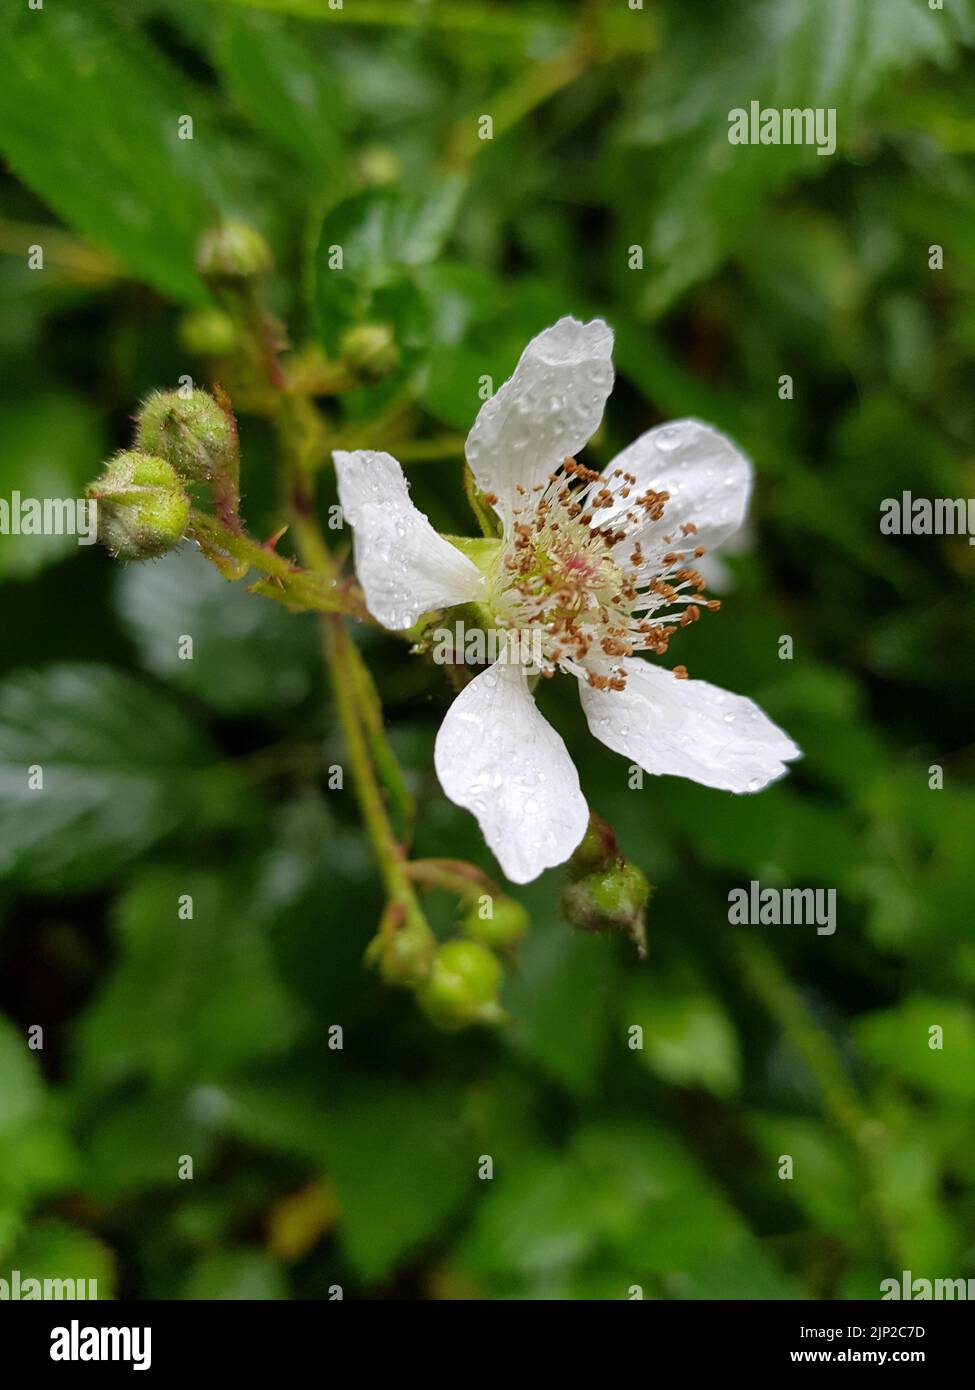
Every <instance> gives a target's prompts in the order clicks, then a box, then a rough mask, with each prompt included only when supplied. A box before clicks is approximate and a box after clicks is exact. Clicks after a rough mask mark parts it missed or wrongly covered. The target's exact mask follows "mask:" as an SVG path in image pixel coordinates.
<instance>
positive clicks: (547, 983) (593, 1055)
mask: <svg viewBox="0 0 975 1390" xmlns="http://www.w3.org/2000/svg"><path fill="white" fill-rule="evenodd" d="M551 891H552V889H551V886H550V887H549V888H548V892H549V893H551ZM521 896H522V898H523V901H524V903H525V906H526V907H527V908H528V910H529V912H530V913H531V916H532V929H531V931H530V932H529V934H528V936H527V937H526V938H525V941H524V943H523V944H522V947H521V950H520V952H519V963H518V971H517V973H516V974H513V975H512V978H511V980H510V982H509V983H508V985H507V986H506V989H505V994H504V1004H505V1008H506V1009H507V1011H508V1012H509V1013H510V1014H511V1016H512V1018H513V1019H515V1020H517V1022H516V1025H515V1026H514V1028H513V1029H512V1030H511V1034H510V1043H511V1046H512V1047H513V1048H515V1049H516V1050H517V1051H518V1052H520V1053H522V1054H523V1055H524V1056H526V1057H528V1058H530V1059H531V1061H533V1062H536V1063H537V1064H538V1065H539V1066H540V1067H542V1068H543V1070H544V1071H545V1072H546V1073H547V1074H548V1075H549V1076H550V1077H552V1078H553V1079H554V1080H556V1081H558V1082H559V1083H560V1084H561V1085H562V1086H565V1087H566V1088H567V1089H569V1090H570V1091H573V1092H576V1093H577V1094H580V1095H586V1094H588V1093H589V1092H590V1091H591V1090H592V1087H593V1085H594V1083H595V1080H596V1074H597V1071H598V1068H599V1064H600V1062H601V1061H602V1059H603V1057H604V1056H605V1052H606V1042H607V1036H608V1024H609V1008H610V1004H611V1000H612V991H613V984H614V981H615V978H616V970H615V963H614V951H613V943H612V942H610V941H609V940H607V939H606V938H605V937H593V936H585V935H583V934H582V933H577V932H573V931H572V929H571V927H569V926H568V925H567V923H565V922H563V921H561V920H560V919H559V918H557V917H554V916H553V914H552V909H551V902H550V899H549V900H548V901H546V896H545V895H543V894H542V893H535V892H532V891H530V890H529V892H528V893H527V894H524V895H521Z"/></svg>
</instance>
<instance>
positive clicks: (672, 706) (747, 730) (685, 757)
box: [579, 658, 802, 792]
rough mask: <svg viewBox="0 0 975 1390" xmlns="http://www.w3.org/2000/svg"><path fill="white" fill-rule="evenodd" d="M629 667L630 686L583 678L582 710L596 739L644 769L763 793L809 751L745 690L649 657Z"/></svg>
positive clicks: (626, 663)
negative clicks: (606, 686)
mask: <svg viewBox="0 0 975 1390" xmlns="http://www.w3.org/2000/svg"><path fill="white" fill-rule="evenodd" d="M623 665H624V667H625V668H626V678H627V679H626V689H625V690H594V689H593V687H592V686H590V685H588V684H587V683H585V682H583V681H580V683H579V690H580V696H581V699H582V708H583V710H584V711H585V715H586V719H587V720H588V721H589V728H590V730H591V731H592V733H593V734H595V736H596V738H598V739H600V740H601V741H602V742H603V743H605V744H606V746H607V747H608V748H612V750H613V752H614V753H621V754H622V755H623V757H624V758H629V760H630V761H631V762H634V763H638V764H639V766H640V767H642V768H643V769H644V771H646V772H652V773H658V774H660V773H667V774H670V776H672V777H689V778H690V779H691V780H692V781H693V782H701V783H702V784H703V785H704V786H705V787H718V788H719V789H720V790H722V791H729V792H757V791H761V789H762V788H763V787H765V786H767V785H768V784H769V782H774V781H775V780H776V779H777V778H779V777H781V776H782V774H783V773H784V772H785V771H786V768H785V764H786V763H787V762H789V761H791V759H793V758H799V757H801V756H802V754H801V753H800V751H799V749H798V748H797V747H796V745H795V744H794V743H793V742H792V739H791V738H789V736H788V734H785V733H783V732H782V730H781V729H780V728H778V726H777V725H775V724H773V723H772V721H771V719H769V717H768V716H767V715H766V714H763V713H762V711H761V710H760V709H759V707H758V705H756V704H755V703H754V701H753V700H749V699H746V698H745V696H744V695H732V694H731V692H730V691H727V690H722V689H721V688H720V687H719V686H716V685H711V684H709V682H708V681H694V680H678V678H677V677H676V676H675V675H674V673H673V672H672V671H667V670H665V669H664V668H663V667H662V666H651V665H650V664H649V662H646V661H639V660H634V659H633V658H630V659H628V660H626V661H624V662H623Z"/></svg>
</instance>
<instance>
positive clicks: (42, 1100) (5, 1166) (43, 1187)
mask: <svg viewBox="0 0 975 1390" xmlns="http://www.w3.org/2000/svg"><path fill="white" fill-rule="evenodd" d="M74 1177H75V1159H74V1154H73V1153H72V1151H71V1149H70V1146H69V1145H68V1142H67V1140H66V1138H65V1136H64V1134H63V1132H62V1129H61V1125H60V1122H59V1119H58V1117H57V1115H56V1113H55V1112H54V1110H53V1108H52V1106H51V1103H50V1099H49V1096H48V1093H47V1091H46V1089H45V1087H44V1083H43V1081H42V1080H41V1075H40V1070H39V1068H38V1065H37V1054H36V1053H34V1052H32V1051H31V1050H30V1048H29V1047H28V1045H27V1034H26V1030H25V1029H20V1028H15V1027H14V1025H13V1024H12V1023H10V1022H9V1021H8V1020H7V1019H6V1018H4V1017H3V1016H2V1015H0V1252H4V1251H7V1250H9V1249H10V1246H11V1245H12V1243H13V1241H14V1240H15V1238H16V1237H17V1235H18V1233H19V1231H20V1229H21V1225H22V1220H23V1217H24V1215H25V1213H26V1211H27V1209H28V1207H29V1205H30V1203H31V1202H32V1201H33V1200H34V1199H36V1198H37V1197H39V1196H43V1195H47V1194H48V1193H52V1192H56V1191H58V1190H59V1189H61V1188H64V1187H66V1186H67V1185H68V1184H69V1183H70V1182H71V1181H72V1180H73V1179H74Z"/></svg>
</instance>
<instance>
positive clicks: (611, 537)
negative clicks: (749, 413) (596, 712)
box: [487, 458, 720, 690]
mask: <svg viewBox="0 0 975 1390" xmlns="http://www.w3.org/2000/svg"><path fill="white" fill-rule="evenodd" d="M637 488H638V484H637V480H636V478H635V477H634V476H633V475H632V474H631V473H625V472H623V470H622V469H616V470H615V472H614V473H613V474H612V476H611V477H608V478H607V477H605V476H604V475H603V474H602V473H594V472H593V471H592V470H591V469H588V468H584V467H582V466H581V465H580V464H578V463H576V461H575V460H574V459H571V458H567V459H565V461H564V462H563V465H562V468H561V469H560V470H559V471H558V472H556V473H553V474H551V475H550V476H549V480H548V483H547V484H545V485H543V486H538V487H536V488H535V489H534V492H533V493H531V494H529V493H528V492H527V491H526V490H525V489H524V488H522V487H519V488H518V493H519V505H518V506H516V507H515V509H514V520H513V526H512V531H511V537H510V539H509V541H508V543H507V545H506V546H505V548H504V550H503V552H502V555H501V560H500V565H499V569H498V573H497V577H496V581H495V590H494V595H493V607H494V612H495V617H496V620H497V622H498V623H499V624H500V625H501V626H502V627H506V628H509V629H526V628H527V629H538V630H539V631H540V633H541V650H542V653H543V664H542V668H541V670H542V674H543V675H545V676H552V675H554V674H555V671H556V670H557V669H558V668H562V669H563V670H565V671H569V672H571V673H572V674H573V675H575V676H579V677H585V678H586V679H587V680H588V681H589V683H590V684H591V685H593V686H595V687H596V688H597V689H599V690H606V689H612V690H622V689H623V688H624V686H625V685H626V672H625V669H624V667H623V665H622V659H623V658H624V657H627V656H632V655H633V653H634V652H637V651H651V652H655V653H657V654H661V653H663V652H665V651H666V650H667V647H668V644H669V642H670V638H671V637H672V636H673V635H674V633H675V632H676V631H677V629H678V628H679V627H686V626H687V624H688V623H691V622H694V621H696V620H697V619H698V618H699V617H700V616H701V610H702V608H709V609H712V610H715V609H717V608H719V607H720V604H719V603H718V601H717V600H716V599H705V598H703V597H702V592H703V589H704V580H703V579H702V577H701V575H700V574H699V573H698V571H697V570H696V569H695V568H694V560H695V559H697V558H699V557H700V556H702V555H703V554H704V551H703V549H702V548H701V547H700V546H695V545H694V543H693V541H692V540H689V539H688V538H689V537H692V536H693V535H694V533H695V531H696V530H697V528H696V526H694V524H693V523H692V522H684V523H683V524H681V525H680V526H679V527H676V528H674V529H675V530H676V531H677V535H676V536H675V535H674V534H673V533H672V531H671V529H670V528H669V527H668V526H667V523H666V522H665V520H664V512H665V509H666V505H667V502H668V500H669V494H668V493H666V492H654V491H653V490H652V489H648V490H647V491H645V492H643V493H639V494H638V491H637ZM487 500H488V501H489V502H490V501H494V500H496V499H494V498H491V497H489V498H488V499H487ZM675 671H676V674H677V675H678V676H686V674H687V672H686V669H685V668H684V667H682V666H678V667H676V668H675Z"/></svg>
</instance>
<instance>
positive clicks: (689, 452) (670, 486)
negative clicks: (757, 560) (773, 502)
mask: <svg viewBox="0 0 975 1390" xmlns="http://www.w3.org/2000/svg"><path fill="white" fill-rule="evenodd" d="M617 469H622V471H623V472H624V473H632V474H633V475H634V477H635V478H636V480H637V482H636V486H635V487H634V488H633V489H632V490H631V493H630V497H629V499H628V501H626V502H624V501H622V500H620V501H619V502H618V504H617V505H616V506H615V507H614V508H613V509H612V510H610V509H608V508H607V509H606V511H604V512H600V513H599V514H598V515H599V521H600V524H601V525H606V523H607V522H608V521H612V520H613V519H614V517H615V516H617V515H619V514H621V513H623V512H624V511H625V510H626V508H627V506H628V505H629V506H632V504H633V501H634V499H635V498H636V497H639V496H642V495H643V494H644V493H645V492H646V491H647V490H648V489H649V488H652V489H653V491H654V492H667V493H669V494H670V496H669V498H668V500H667V503H666V505H665V506H664V513H663V517H662V518H661V520H660V521H657V522H648V523H647V524H646V525H639V524H637V525H636V526H634V527H633V529H632V530H631V531H630V534H629V537H628V539H627V541H626V542H625V543H624V546H623V548H624V549H625V550H626V551H627V552H629V551H632V549H633V543H634V541H637V540H639V541H640V543H641V546H642V548H643V551H644V554H645V555H647V556H648V557H649V556H650V555H651V553H652V551H653V550H654V548H655V542H657V543H658V544H657V545H656V548H657V549H659V550H668V549H674V548H675V547H677V542H678V541H679V540H680V539H681V530H680V527H681V524H682V523H683V522H693V524H694V525H695V526H696V527H697V531H696V533H695V534H694V535H693V537H688V545H692V546H703V548H704V549H705V550H709V551H710V550H713V549H714V547H715V546H716V545H720V543H721V542H722V541H723V540H724V539H725V537H726V536H730V535H731V534H732V532H733V531H737V530H738V527H739V526H740V525H741V523H742V522H743V521H744V519H745V513H746V512H747V510H748V499H749V496H750V494H751V488H752V465H751V463H750V462H749V460H748V459H747V458H746V457H745V455H744V454H743V453H742V452H741V451H740V450H739V449H738V448H737V447H736V446H735V445H734V444H733V443H732V442H731V440H730V439H728V438H727V436H726V435H723V434H721V432H720V431H719V430H716V429H713V428H712V427H711V426H710V425H705V424H702V423H701V421H700V420H675V421H674V422H673V423H672V424H669V425H658V426H657V428H656V429H652V430H647V432H646V434H641V435H640V437H639V439H635V440H634V441H633V443H632V444H631V445H630V446H629V448H627V449H624V450H623V452H622V453H621V454H617V456H616V458H614V459H613V461H612V463H611V464H610V465H609V466H608V467H607V468H606V469H604V476H605V477H606V478H608V479H610V480H612V478H613V474H614V473H615V472H616V470H617ZM618 485H619V479H616V482H615V486H616V487H618ZM614 490H615V489H614ZM664 536H670V537H672V543H671V542H665V541H664V540H663V537H664ZM677 548H679V547H677Z"/></svg>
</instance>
